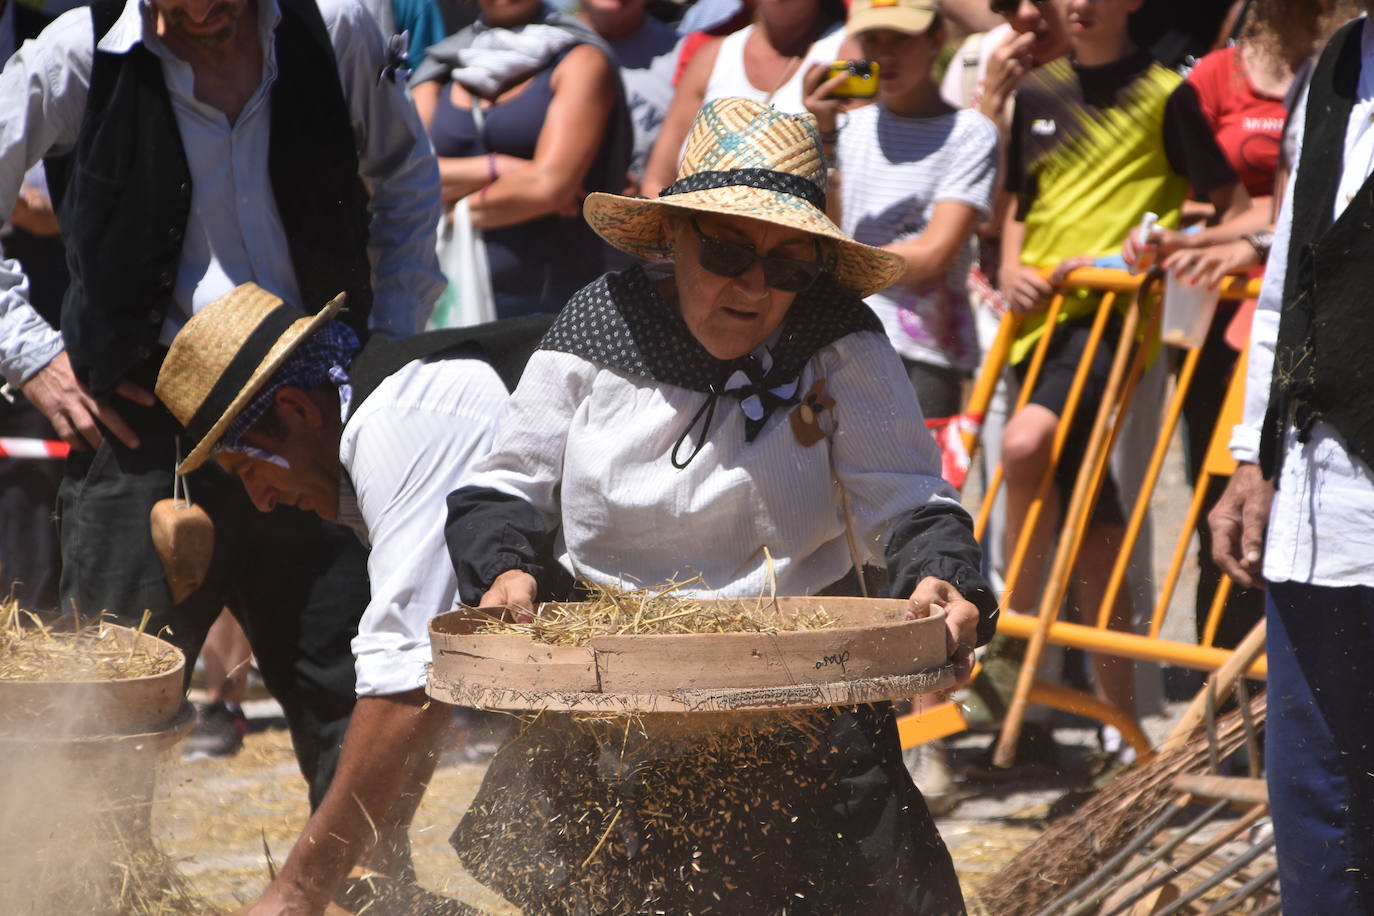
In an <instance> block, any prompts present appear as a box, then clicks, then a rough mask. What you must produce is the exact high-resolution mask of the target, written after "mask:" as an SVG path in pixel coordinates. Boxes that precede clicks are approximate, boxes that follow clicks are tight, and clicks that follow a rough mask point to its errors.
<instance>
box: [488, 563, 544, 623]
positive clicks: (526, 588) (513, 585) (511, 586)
mask: <svg viewBox="0 0 1374 916" xmlns="http://www.w3.org/2000/svg"><path fill="white" fill-rule="evenodd" d="M538 593H539V583H537V582H535V581H534V576H531V575H530V574H529V573H527V572H525V571H524V570H523V569H508V570H506V571H505V572H503V573H501V575H499V576H497V577H496V581H494V582H492V583H491V588H489V589H487V591H486V593H485V594H484V595H482V601H481V605H482V607H508V608H513V609H515V611H516V613H515V619H516V622H517V623H526V622H528V621H529V620H530V618H531V616H532V615H533V614H534V600H535V596H536V595H537V594H538ZM522 612H523V613H522Z"/></svg>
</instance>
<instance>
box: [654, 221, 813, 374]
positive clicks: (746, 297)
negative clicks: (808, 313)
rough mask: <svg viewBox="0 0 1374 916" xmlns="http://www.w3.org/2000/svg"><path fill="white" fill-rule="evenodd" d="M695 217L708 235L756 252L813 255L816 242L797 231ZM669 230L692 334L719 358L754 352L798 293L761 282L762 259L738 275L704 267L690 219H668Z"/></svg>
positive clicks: (680, 296)
mask: <svg viewBox="0 0 1374 916" xmlns="http://www.w3.org/2000/svg"><path fill="white" fill-rule="evenodd" d="M695 221H696V225H697V226H699V227H700V229H701V233H702V235H705V236H707V237H708V238H709V239H719V240H721V241H723V242H727V243H733V244H735V245H742V246H746V247H748V248H751V249H753V251H754V253H755V254H757V255H759V256H764V257H767V256H773V257H780V258H791V259H795V260H799V261H814V260H815V258H816V243H815V241H814V240H813V238H812V236H811V235H809V234H807V233H805V232H802V231H801V230H799V229H790V228H787V227H785V226H778V225H774V224H773V223H765V222H760V221H757V220H751V219H744V218H742V217H727V216H714V215H710V214H700V215H697V216H696V217H695ZM668 233H669V236H670V239H671V241H672V242H673V252H674V258H673V260H674V263H675V268H674V274H675V281H676V286H677V296H678V309H679V311H680V312H681V314H682V319H683V321H685V322H686V323H687V327H688V329H689V330H691V332H692V336H694V337H696V339H697V340H698V341H700V342H701V345H702V346H703V347H705V348H706V350H707V352H708V353H710V354H711V355H712V356H714V357H716V358H717V359H736V358H738V357H741V356H744V355H746V354H748V353H751V352H753V351H754V350H755V349H756V348H757V347H758V346H759V345H760V344H762V343H763V342H764V341H765V340H767V339H768V337H769V335H771V334H772V333H773V332H774V331H776V330H777V329H778V326H779V325H781V324H782V320H783V319H784V318H786V317H787V310H788V309H790V308H791V307H792V302H793V301H794V300H795V299H796V298H797V294H796V293H795V292H786V291H784V290H779V289H774V288H772V287H770V286H769V285H768V284H767V283H765V282H764V276H763V264H762V263H761V262H760V261H755V262H754V263H753V264H752V265H751V266H750V267H749V268H748V269H747V270H745V271H744V272H743V273H742V274H740V275H739V276H737V277H725V276H721V275H720V274H718V273H714V272H712V271H711V270H708V269H707V268H706V267H703V266H702V263H701V246H702V240H701V237H700V236H699V235H698V234H697V231H696V229H695V228H694V227H693V225H692V221H691V220H690V219H687V218H676V217H675V218H671V219H670V220H669V222H668Z"/></svg>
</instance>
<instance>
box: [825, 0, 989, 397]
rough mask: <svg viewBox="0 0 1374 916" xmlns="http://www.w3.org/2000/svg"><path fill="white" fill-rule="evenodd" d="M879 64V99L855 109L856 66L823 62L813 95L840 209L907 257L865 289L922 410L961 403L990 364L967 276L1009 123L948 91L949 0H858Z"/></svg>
mask: <svg viewBox="0 0 1374 916" xmlns="http://www.w3.org/2000/svg"><path fill="white" fill-rule="evenodd" d="M845 31H846V33H847V34H848V36H849V40H850V42H851V43H853V42H857V43H858V46H859V50H860V53H861V54H862V55H863V57H864V58H866V59H867V60H869V61H872V62H874V63H876V64H877V66H878V74H877V84H878V91H877V104H875V105H868V106H865V107H862V108H854V109H852V110H847V109H850V108H851V106H852V101H851V100H850V99H848V98H845V97H843V96H841V95H838V94H837V90H841V87H842V86H844V85H845V84H846V83H847V82H848V81H850V80H851V79H852V78H853V73H852V72H849V71H845V72H842V73H840V74H838V75H836V76H829V72H830V71H828V69H827V67H824V66H819V65H817V66H813V67H812V68H811V69H810V71H809V72H808V73H807V76H806V90H807V93H806V107H807V109H808V110H810V111H811V113H812V114H814V115H815V116H816V120H817V122H818V123H819V126H820V131H821V138H822V140H823V141H824V143H825V152H826V158H827V159H828V160H829V161H830V162H831V163H833V164H834V165H835V167H836V175H835V176H834V177H832V182H837V183H838V185H839V187H838V190H837V189H835V188H834V187H833V186H832V190H831V196H830V200H831V208H830V215H831V218H833V219H834V220H835V221H836V222H837V223H839V225H840V227H841V228H843V229H844V231H845V232H846V233H848V234H849V235H851V236H852V237H853V238H855V239H857V240H859V241H861V242H863V243H864V244H866V245H873V246H875V247H879V248H886V249H887V250H889V251H892V252H895V253H897V254H900V255H902V256H903V257H905V258H906V269H905V270H904V271H903V272H902V273H901V275H900V276H899V277H898V278H897V282H896V283H894V284H893V285H892V286H889V287H888V288H886V289H883V290H880V291H879V292H877V293H874V294H873V295H870V296H868V297H867V299H865V301H866V302H867V303H868V305H869V307H870V308H872V309H873V311H875V312H877V314H878V317H879V318H880V319H882V322H883V327H884V328H885V329H886V331H887V335H888V338H889V339H890V340H891V341H892V345H893V346H894V347H895V348H896V350H897V352H898V353H899V354H900V355H901V357H902V359H903V361H904V362H905V364H906V367H907V372H908V374H909V376H910V378H911V383H912V386H913V387H914V388H915V389H916V396H917V400H919V401H920V403H921V410H922V412H923V413H924V414H925V415H926V417H928V418H932V419H940V418H945V417H950V416H953V415H955V414H957V413H958V412H959V407H960V403H959V401H960V389H961V386H962V384H963V380H964V378H965V377H966V376H967V375H968V374H969V373H970V372H971V371H972V370H973V369H974V368H976V367H977V365H978V346H977V340H976V338H975V336H974V329H973V313H972V311H971V309H970V308H969V297H968V290H967V285H966V278H967V277H968V271H969V267H970V266H971V265H972V263H973V260H974V255H975V249H974V239H973V227H974V224H975V223H976V222H977V221H979V220H980V219H987V218H988V217H989V216H990V215H991V212H992V202H993V195H994V191H995V187H994V185H995V182H996V178H997V128H996V127H995V126H994V125H993V123H992V122H991V121H989V120H988V119H987V118H986V117H984V116H983V115H981V114H979V113H977V112H975V111H959V110H956V109H954V108H951V107H950V106H949V105H947V104H946V103H945V102H944V101H943V100H942V99H941V98H940V87H939V85H938V83H937V82H936V77H935V72H934V65H935V59H936V56H937V55H938V54H939V52H940V48H941V47H942V46H943V44H944V40H945V33H944V27H943V24H942V22H941V19H940V7H939V3H938V2H937V0H897V2H896V3H890V2H889V3H887V4H886V5H884V4H883V3H882V2H879V3H874V2H873V0H854V3H853V5H852V7H851V9H850V14H849V22H848V24H847V25H846V27H845Z"/></svg>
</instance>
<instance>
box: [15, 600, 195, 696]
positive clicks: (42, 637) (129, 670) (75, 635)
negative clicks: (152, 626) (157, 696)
mask: <svg viewBox="0 0 1374 916" xmlns="http://www.w3.org/2000/svg"><path fill="white" fill-rule="evenodd" d="M147 620H148V617H147V615H146V614H145V615H144V618H143V622H142V623H141V624H140V625H139V627H138V632H139V633H140V634H142V632H143V627H144V626H145V625H146V624H147ZM178 660H179V655H178V654H177V653H176V652H174V651H166V650H159V651H153V650H150V649H149V648H148V646H147V645H146V644H145V643H144V642H143V641H142V640H138V641H135V642H134V643H133V644H132V645H130V644H129V640H128V636H127V632H126V631H125V630H123V629H122V628H116V627H114V626H112V625H111V623H110V622H109V621H108V620H106V619H105V617H104V616H103V615H101V616H98V617H96V618H95V619H94V620H90V619H83V618H82V617H81V616H80V615H79V614H76V613H73V615H72V616H71V617H70V618H64V619H63V620H62V622H61V625H60V626H59V624H58V623H57V622H45V621H43V620H42V619H40V618H39V617H38V615H36V614H33V613H32V612H30V611H25V610H22V609H21V608H20V607H19V603H18V602H17V601H16V600H14V599H13V598H10V599H9V600H6V601H3V602H0V680H8V681H118V680H128V679H130V678H138V677H151V676H154V675H158V674H163V673H165V672H167V671H170V670H171V669H173V668H175V667H176V665H177V662H178Z"/></svg>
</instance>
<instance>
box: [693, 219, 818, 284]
mask: <svg viewBox="0 0 1374 916" xmlns="http://www.w3.org/2000/svg"><path fill="white" fill-rule="evenodd" d="M691 222H692V228H693V229H694V230H696V234H697V238H698V239H699V240H700V241H701V247H700V249H699V250H698V252H697V258H698V260H699V261H700V262H701V266H702V267H704V268H705V269H707V270H709V271H710V272H711V273H713V274H715V275H716V276H718V277H738V276H740V275H741V274H743V273H744V272H745V271H746V270H748V269H749V268H751V267H753V266H754V262H755V261H758V262H760V263H762V264H763V282H764V283H766V284H768V285H769V286H771V287H772V288H773V289H776V290H780V291H781V292H784V293H799V292H801V291H802V290H804V289H807V288H809V287H810V286H811V284H812V283H815V282H816V278H817V277H819V276H820V274H821V271H822V270H824V269H825V267H824V265H822V264H821V263H820V257H821V243H820V242H815V245H816V260H815V261H803V260H801V259H799V258H783V257H779V256H777V255H772V254H770V255H767V256H763V255H760V254H759V253H758V252H756V251H755V250H754V247H753V246H752V245H742V244H740V243H739V242H727V241H726V240H725V239H718V238H716V237H715V236H711V235H707V234H706V233H705V232H702V231H701V226H699V225H697V221H696V218H695V217H693V218H692V220H691Z"/></svg>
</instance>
